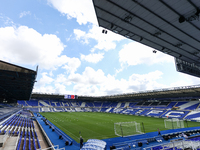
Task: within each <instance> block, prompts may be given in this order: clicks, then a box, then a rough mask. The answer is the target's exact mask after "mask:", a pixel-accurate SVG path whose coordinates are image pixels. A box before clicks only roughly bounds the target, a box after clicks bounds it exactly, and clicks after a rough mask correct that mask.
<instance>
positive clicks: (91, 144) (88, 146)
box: [81, 139, 106, 150]
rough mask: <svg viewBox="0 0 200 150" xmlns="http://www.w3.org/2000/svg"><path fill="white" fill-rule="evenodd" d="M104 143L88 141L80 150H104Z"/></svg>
mask: <svg viewBox="0 0 200 150" xmlns="http://www.w3.org/2000/svg"><path fill="white" fill-rule="evenodd" d="M105 148H106V142H105V141H102V140H98V139H89V140H87V142H86V143H85V144H84V145H83V147H82V148H81V150H88V149H90V150H91V149H98V150H105Z"/></svg>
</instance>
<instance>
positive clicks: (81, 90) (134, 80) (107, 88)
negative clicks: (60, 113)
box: [56, 67, 165, 96]
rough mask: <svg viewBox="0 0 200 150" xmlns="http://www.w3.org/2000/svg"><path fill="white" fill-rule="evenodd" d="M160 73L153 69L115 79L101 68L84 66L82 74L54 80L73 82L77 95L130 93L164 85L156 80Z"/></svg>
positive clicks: (159, 77)
mask: <svg viewBox="0 0 200 150" xmlns="http://www.w3.org/2000/svg"><path fill="white" fill-rule="evenodd" d="M162 75H163V73H162V72H160V71H154V72H150V73H148V74H143V75H139V74H132V75H131V76H130V77H129V78H128V79H123V78H122V79H116V78H115V77H114V76H112V75H110V74H108V75H105V74H104V72H103V71H102V70H101V69H98V70H96V71H95V70H94V69H93V68H91V67H86V68H85V70H84V71H83V72H82V74H79V73H73V74H70V75H69V76H64V75H63V76H60V77H59V79H61V80H60V81H59V80H57V81H56V82H59V83H61V81H63V82H64V83H70V84H72V83H73V84H74V87H73V92H74V93H76V94H78V95H88V96H94V95H96V96H103V95H112V94H119V93H120V94H122V93H131V92H135V91H139V90H153V89H155V88H159V89H160V88H162V87H165V85H162V84H159V83H158V82H157V80H159V79H161V78H162ZM92 91H93V92H92Z"/></svg>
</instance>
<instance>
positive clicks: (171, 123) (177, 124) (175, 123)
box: [164, 118, 184, 129]
mask: <svg viewBox="0 0 200 150" xmlns="http://www.w3.org/2000/svg"><path fill="white" fill-rule="evenodd" d="M164 124H165V128H167V129H178V128H184V121H183V120H179V119H178V118H172V119H165V120H164Z"/></svg>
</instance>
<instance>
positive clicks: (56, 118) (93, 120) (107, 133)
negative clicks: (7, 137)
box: [40, 112, 200, 142]
mask: <svg viewBox="0 0 200 150" xmlns="http://www.w3.org/2000/svg"><path fill="white" fill-rule="evenodd" d="M40 114H41V115H43V116H45V117H46V118H47V119H48V120H49V121H51V122H52V123H53V124H54V125H56V126H57V127H58V128H59V129H61V130H62V131H63V132H65V133H66V134H67V135H69V136H70V137H72V138H73V139H74V140H76V141H77V142H79V137H80V134H79V132H81V135H82V136H83V138H84V141H87V140H88V139H107V138H113V137H117V136H116V135H115V132H114V123H116V122H131V121H136V122H137V123H141V130H142V132H144V131H143V127H142V122H143V124H144V129H145V133H147V132H154V131H157V129H158V128H159V129H160V130H161V131H162V130H167V129H166V128H165V125H164V119H163V118H151V117H143V116H133V115H123V114H112V113H98V112H45V113H40ZM194 126H200V123H198V122H188V127H194ZM185 127H187V124H186V123H185Z"/></svg>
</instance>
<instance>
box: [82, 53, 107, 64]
mask: <svg viewBox="0 0 200 150" xmlns="http://www.w3.org/2000/svg"><path fill="white" fill-rule="evenodd" d="M103 57H104V53H98V54H94V53H91V54H89V55H83V54H81V60H85V61H87V62H90V63H98V62H99V61H101V60H102V59H103Z"/></svg>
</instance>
